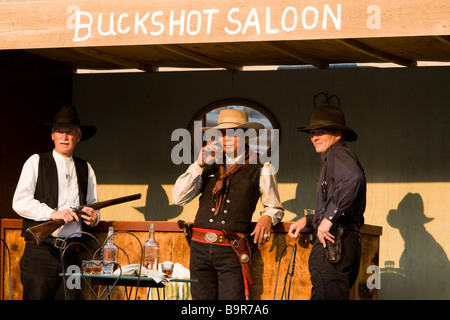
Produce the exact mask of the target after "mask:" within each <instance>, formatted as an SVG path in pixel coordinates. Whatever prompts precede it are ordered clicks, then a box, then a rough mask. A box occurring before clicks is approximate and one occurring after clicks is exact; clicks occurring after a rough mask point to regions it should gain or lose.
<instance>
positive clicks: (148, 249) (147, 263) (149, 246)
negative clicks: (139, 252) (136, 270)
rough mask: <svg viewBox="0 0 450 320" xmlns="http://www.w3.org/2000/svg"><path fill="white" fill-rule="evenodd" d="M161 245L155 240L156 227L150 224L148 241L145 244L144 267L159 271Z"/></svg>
mask: <svg viewBox="0 0 450 320" xmlns="http://www.w3.org/2000/svg"><path fill="white" fill-rule="evenodd" d="M158 260H159V244H158V242H156V240H155V226H154V225H153V223H151V224H150V228H149V230H148V240H147V241H146V242H145V244H144V267H146V268H147V269H153V270H158Z"/></svg>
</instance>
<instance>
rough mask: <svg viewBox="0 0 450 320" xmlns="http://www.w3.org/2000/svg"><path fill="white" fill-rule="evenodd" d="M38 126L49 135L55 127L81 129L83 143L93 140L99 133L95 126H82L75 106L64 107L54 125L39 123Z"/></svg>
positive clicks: (54, 119)
mask: <svg viewBox="0 0 450 320" xmlns="http://www.w3.org/2000/svg"><path fill="white" fill-rule="evenodd" d="M38 124H39V125H40V126H41V127H42V129H44V130H45V131H46V132H48V133H51V132H52V128H53V126H75V127H79V128H80V129H81V131H82V135H81V141H83V140H87V139H89V138H92V137H93V136H94V135H95V133H96V131H97V128H96V127H95V126H93V125H80V117H79V116H78V112H77V110H75V108H74V107H73V106H63V107H62V108H61V110H59V111H58V112H57V113H56V114H55V117H54V118H53V122H52V123H42V122H38Z"/></svg>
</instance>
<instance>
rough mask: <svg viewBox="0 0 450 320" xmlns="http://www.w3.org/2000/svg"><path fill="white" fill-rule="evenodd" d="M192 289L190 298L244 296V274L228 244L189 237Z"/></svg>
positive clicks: (234, 297) (234, 298)
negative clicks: (194, 239)
mask: <svg viewBox="0 0 450 320" xmlns="http://www.w3.org/2000/svg"><path fill="white" fill-rule="evenodd" d="M190 272H191V279H196V280H198V282H195V283H192V285H191V293H192V299H193V300H217V299H219V300H244V299H245V289H244V278H243V274H242V268H241V265H240V263H239V260H238V257H237V255H236V253H235V252H234V251H233V249H232V248H231V247H230V246H222V245H217V244H207V243H201V242H197V241H191V257H190Z"/></svg>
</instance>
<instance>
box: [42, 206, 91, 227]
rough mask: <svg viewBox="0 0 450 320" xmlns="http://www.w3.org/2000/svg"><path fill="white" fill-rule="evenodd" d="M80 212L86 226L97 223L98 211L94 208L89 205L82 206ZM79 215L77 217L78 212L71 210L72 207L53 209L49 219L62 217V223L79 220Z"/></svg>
mask: <svg viewBox="0 0 450 320" xmlns="http://www.w3.org/2000/svg"><path fill="white" fill-rule="evenodd" d="M81 211H82V213H81V215H80V217H81V218H82V219H83V221H84V223H85V224H87V225H88V226H93V225H95V224H96V223H97V219H98V211H97V210H94V209H92V208H90V207H83V209H81ZM80 217H78V214H77V213H76V212H75V211H73V210H72V209H63V210H58V211H53V212H52V214H51V216H50V219H52V220H57V219H62V220H64V223H66V224H67V223H70V222H72V221H80Z"/></svg>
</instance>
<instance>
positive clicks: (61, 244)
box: [53, 238, 66, 249]
mask: <svg viewBox="0 0 450 320" xmlns="http://www.w3.org/2000/svg"><path fill="white" fill-rule="evenodd" d="M53 246H54V247H55V248H58V249H64V248H65V247H66V240H64V239H61V238H56V239H55V241H53Z"/></svg>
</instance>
